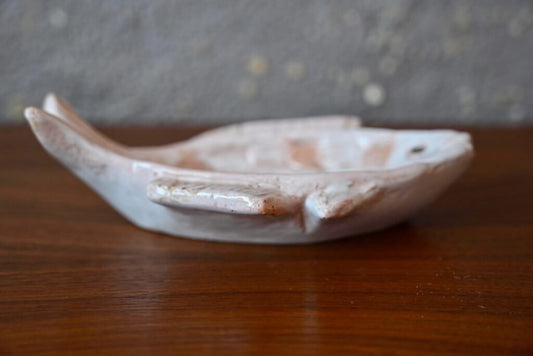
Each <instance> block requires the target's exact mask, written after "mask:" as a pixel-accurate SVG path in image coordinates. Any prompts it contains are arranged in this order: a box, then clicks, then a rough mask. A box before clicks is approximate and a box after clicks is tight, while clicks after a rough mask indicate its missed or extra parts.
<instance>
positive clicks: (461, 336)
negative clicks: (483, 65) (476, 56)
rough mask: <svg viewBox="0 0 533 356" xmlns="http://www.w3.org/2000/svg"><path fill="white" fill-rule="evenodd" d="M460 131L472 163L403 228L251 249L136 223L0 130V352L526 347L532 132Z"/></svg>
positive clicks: (160, 138)
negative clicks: (470, 144) (466, 135)
mask: <svg viewBox="0 0 533 356" xmlns="http://www.w3.org/2000/svg"><path fill="white" fill-rule="evenodd" d="M105 131H106V133H108V134H110V135H111V136H112V137H114V138H116V139H118V140H120V141H122V142H125V143H129V144H140V143H150V144H156V143H168V142H172V141H175V140H178V139H182V138H184V137H187V136H190V135H191V134H193V133H194V132H195V130H191V129H181V130H180V129H171V128H161V129H112V130H111V129H108V130H105ZM470 132H471V133H472V134H473V137H474V142H475V148H476V151H477V157H476V158H475V160H474V162H473V164H472V166H471V169H470V170H469V171H468V173H467V174H466V175H465V176H464V177H462V178H461V179H460V181H458V182H457V183H456V184H455V185H454V186H453V187H452V188H451V189H450V190H449V191H448V192H447V193H446V194H445V195H444V196H443V197H442V198H440V199H439V200H438V201H437V202H435V203H434V204H433V205H431V206H430V207H429V208H427V209H425V210H424V211H423V212H422V213H421V214H419V215H418V216H416V217H415V218H413V219H411V220H410V221H409V222H407V223H405V224H402V225H399V226H396V227H394V228H391V229H388V230H386V231H383V232H379V233H374V234H370V235H366V236H360V237H353V238H348V239H343V240H339V241H336V242H331V243H323V244H318V245H311V246H257V245H238V244H222V243H214V242H199V241H192V240H187V239H182V238H173V237H167V236H164V235H161V234H156V233H151V232H148V231H143V230H141V229H139V228H136V227H134V226H133V225H131V224H130V223H128V222H127V221H126V220H124V219H123V218H122V217H120V216H119V215H118V214H117V213H116V212H115V211H114V210H113V209H111V208H110V207H109V206H107V205H106V204H105V203H104V202H103V201H102V200H101V199H100V198H99V197H97V196H96V195H95V194H94V193H93V192H92V191H91V190H89V189H88V188H87V187H86V186H85V185H83V184H82V183H81V182H80V181H78V180H77V179H76V178H75V177H74V176H72V175H71V174H70V173H69V172H68V171H67V170H66V169H64V168H63V167H61V166H60V165H59V164H58V163H56V162H55V161H54V160H53V159H52V158H51V157H49V156H48V155H47V154H46V153H45V152H44V151H43V150H42V148H41V147H40V146H39V145H38V143H37V142H36V140H35V138H34V137H33V135H32V134H31V132H30V131H29V129H28V128H26V127H19V128H2V129H0V354H21V353H25V354H26V353H30V354H33V353H50V354H58V353H73V352H75V353H77V352H80V353H86V354H90V355H94V354H100V353H109V354H116V353H122V354H123V353H126V354H144V353H152V354H160V353H162V352H164V351H167V352H168V351H171V352H172V353H177V352H178V351H181V352H183V353H191V352H193V353H199V352H213V353H214V352H216V353H220V354H242V353H246V354H250V353H252V354H256V353H259V352H262V353H270V354H277V353H279V352H280V351H281V352H283V353H284V354H295V353H305V354H325V353H326V352H329V353H331V352H341V351H352V352H353V351H356V352H359V353H367V352H368V353H378V354H381V353H389V354H390V353H409V352H413V353H426V352H439V353H449V354H458V353H459V354H480V355H485V354H500V355H501V354H533V194H532V193H533V167H532V166H533V130H532V129H523V130H518V129H507V130H504V129H498V130H490V129H477V130H470Z"/></svg>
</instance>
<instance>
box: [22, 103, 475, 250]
mask: <svg viewBox="0 0 533 356" xmlns="http://www.w3.org/2000/svg"><path fill="white" fill-rule="evenodd" d="M25 116H26V118H27V119H28V121H29V123H30V125H31V128H32V129H33V132H34V133H35V135H36V136H37V138H38V140H39V141H40V142H41V144H42V145H43V146H44V148H45V149H46V150H47V151H48V152H49V153H50V154H51V155H53V156H54V157H55V158H57V159H58V160H59V161H60V162H61V163H63V164H64V165H65V166H66V167H67V168H68V169H70V170H71V171H72V172H73V173H74V174H75V175H76V176H78V177H79V178H80V179H82V180H83V181H84V182H85V183H87V184H88V185H89V186H90V187H91V188H92V189H94V190H95V191H96V192H97V193H98V194H99V195H100V196H101V197H102V198H104V199H105V200H106V201H107V202H108V203H109V204H110V205H111V206H112V207H113V208H115V209H116V210H117V211H118V212H119V213H120V214H122V215H123V216H124V217H125V218H126V219H128V220H129V221H131V222H132V223H133V224H135V225H137V226H139V227H141V228H144V229H147V230H152V231H157V232H162V233H165V234H169V235H175V236H180V237H189V238H195V239H204V240H216V241H227V242H242V243H267V244H305V243H314V242H319V241H326V240H332V239H337V238H341V237H347V236H353V235H357V234H364V233H368V232H372V231H376V230H380V229H384V228H386V227H388V226H391V225H394V224H396V223H398V222H401V221H403V220H405V219H407V218H409V217H410V216H412V215H413V214H415V213H416V212H417V211H419V210H420V209H421V208H423V207H425V206H427V205H428V204H429V203H431V202H432V201H433V200H434V199H435V198H436V197H437V196H439V195H440V194H441V193H442V192H443V191H444V190H445V189H446V188H447V187H448V186H449V185H450V184H451V183H452V182H453V181H454V180H456V179H457V178H458V177H459V176H460V175H461V174H462V173H463V172H464V171H465V170H466V168H467V166H468V164H469V162H470V160H471V158H472V156H473V150H472V144H471V142H470V136H469V135H468V134H466V133H460V132H456V131H451V130H387V129H376V128H365V127H361V125H360V121H359V120H358V119H357V118H350V117H336V116H331V117H315V118H305V119H283V120H267V121H254V122H247V123H242V124H236V125H229V126H225V127H222V128H217V129H213V130H211V131H207V132H205V133H202V134H200V135H198V136H196V137H193V138H191V139H189V140H187V141H183V142H178V143H175V144H171V145H165V146H159V147H126V146H123V145H121V144H119V143H116V142H114V141H112V140H110V139H108V138H107V137H105V136H103V135H102V134H100V133H99V132H97V131H96V130H94V129H93V128H92V127H91V126H89V125H88V124H87V123H86V122H85V121H83V120H82V119H81V118H80V117H79V116H78V115H77V114H76V112H75V111H74V110H73V109H72V108H71V106H70V105H69V104H67V103H66V102H65V101H64V100H62V99H60V98H58V97H56V96H55V95H52V94H50V95H48V96H47V97H46V99H45V101H44V106H43V109H42V110H40V109H37V108H27V109H26V111H25Z"/></svg>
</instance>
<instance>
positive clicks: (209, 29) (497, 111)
mask: <svg viewBox="0 0 533 356" xmlns="http://www.w3.org/2000/svg"><path fill="white" fill-rule="evenodd" d="M0 48H1V52H0V74H1V75H0V78H1V81H2V84H1V86H0V118H1V119H0V120H3V121H4V122H17V121H19V120H21V111H22V107H24V106H26V105H38V104H39V103H40V101H41V99H42V97H43V95H44V94H45V93H46V92H48V91H55V92H57V93H59V94H61V95H63V96H65V97H66V98H67V99H68V100H70V101H71V102H73V104H74V106H75V107H77V108H78V109H79V110H80V111H81V112H82V114H83V115H85V116H86V117H88V118H90V119H91V120H93V121H98V122H108V123H115V122H121V123H125V122H127V123H143V124H150V123H155V122H160V121H167V122H184V123H190V124H200V123H201V124H203V123H222V122H228V121H239V120H242V119H247V118H252V119H253V118H264V117H292V116H303V115H320V114H328V113H340V114H359V115H361V116H363V117H367V118H368V119H369V120H367V121H372V120H379V121H380V122H389V123H400V122H416V123H426V122H432V123H439V124H454V123H463V124H482V125H483V124H495V123H529V124H531V123H533V100H532V99H533V96H532V94H533V90H531V85H532V83H533V1H531V0H505V1H502V0H477V1H475V0H472V1H442V0H419V1H415V0H390V1H387V0H366V1H349V0H347V1H333V0H292V1H291V0H268V1H258V0H212V1H199V0H191V1H170V0H146V1H143V0H106V1H74V0H72V1H60V0H48V1H37V0H36V1H31V0H30V1H24V0H3V1H0Z"/></svg>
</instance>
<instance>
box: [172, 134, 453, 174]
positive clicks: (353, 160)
mask: <svg viewBox="0 0 533 356" xmlns="http://www.w3.org/2000/svg"><path fill="white" fill-rule="evenodd" d="M458 135H461V134H458V133H455V132H454V131H446V130H428V131H422V130H386V129H370V128H361V129H354V130H346V131H324V132H318V133H317V132H315V133H304V134H302V133H298V132H287V133H284V134H282V135H277V136H272V135H261V134H260V133H257V134H252V135H246V137H240V138H237V137H233V136H228V137H217V138H216V139H207V138H201V137H200V138H199V139H197V140H195V139H192V140H190V141H188V142H186V143H184V144H183V145H181V146H180V148H179V150H177V152H175V154H176V155H177V157H176V156H174V157H173V160H172V161H173V162H175V165H176V166H178V167H182V168H189V169H200V170H209V171H222V172H241V173H245V172H249V173H305V172H341V171H353V170H380V169H392V168H397V167H399V166H403V165H408V164H413V163H416V162H420V161H421V160H431V159H438V158H439V155H442V154H444V153H446V150H447V147H449V144H450V143H451V142H452V141H453V140H454V139H456V138H457V137H456V136H458Z"/></svg>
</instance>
